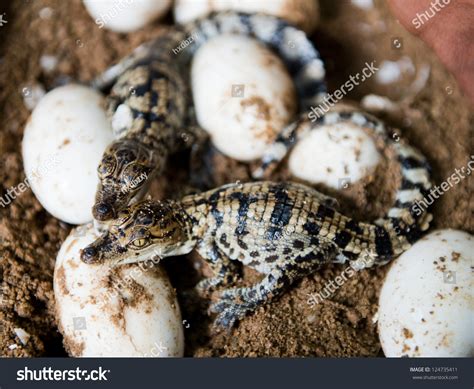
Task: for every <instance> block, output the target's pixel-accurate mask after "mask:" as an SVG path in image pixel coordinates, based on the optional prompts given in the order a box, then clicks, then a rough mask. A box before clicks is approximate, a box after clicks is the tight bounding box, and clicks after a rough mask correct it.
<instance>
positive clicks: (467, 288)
mask: <svg viewBox="0 0 474 389" xmlns="http://www.w3.org/2000/svg"><path fill="white" fill-rule="evenodd" d="M473 259H474V238H473V236H472V235H470V234H468V233H466V232H463V231H456V230H439V231H435V232H432V233H430V234H429V235H427V236H426V237H424V238H423V239H421V240H419V241H418V242H417V243H415V244H414V245H413V246H412V247H411V248H410V249H409V250H408V251H406V252H405V253H404V254H402V255H401V256H400V257H399V258H398V259H397V260H396V261H395V263H394V264H393V265H392V267H391V268H390V270H389V272H388V274H387V277H386V279H385V281H384V284H383V287H382V290H381V293H380V299H379V311H378V316H379V320H378V329H379V336H380V342H381V344H382V348H383V351H384V353H385V355H386V356H387V357H401V356H409V357H469V356H471V357H472V356H474V331H473V329H474V328H473V323H474V297H473V290H474V288H473V287H474V285H473V277H472V264H473Z"/></svg>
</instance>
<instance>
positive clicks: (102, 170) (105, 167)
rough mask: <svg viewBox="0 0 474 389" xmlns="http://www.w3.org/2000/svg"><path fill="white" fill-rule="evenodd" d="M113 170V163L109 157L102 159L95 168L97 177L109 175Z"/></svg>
mask: <svg viewBox="0 0 474 389" xmlns="http://www.w3.org/2000/svg"><path fill="white" fill-rule="evenodd" d="M114 171H115V163H114V162H113V161H111V160H110V159H104V160H103V161H102V163H101V164H100V165H99V167H98V168H97V172H98V173H99V177H101V178H104V177H108V176H111V175H112V174H113V173H114Z"/></svg>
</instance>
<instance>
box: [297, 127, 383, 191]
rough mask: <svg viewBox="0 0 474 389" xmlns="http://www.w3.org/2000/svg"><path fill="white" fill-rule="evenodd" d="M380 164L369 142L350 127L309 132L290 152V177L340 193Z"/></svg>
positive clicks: (359, 131) (367, 135) (379, 157)
mask: <svg viewBox="0 0 474 389" xmlns="http://www.w3.org/2000/svg"><path fill="white" fill-rule="evenodd" d="M380 160H381V156H380V153H379V152H378V150H377V148H376V145H375V142H374V140H373V138H372V137H371V136H370V135H369V134H368V133H366V132H365V131H364V130H363V129H362V128H359V127H357V126H356V125H354V124H352V123H337V124H331V125H325V126H322V127H319V128H317V129H315V130H312V131H309V132H308V133H307V134H306V135H304V136H303V137H302V139H301V140H300V141H299V142H298V143H297V144H296V146H295V147H294V148H293V150H292V152H291V154H290V156H289V160H288V167H289V170H290V172H291V174H292V175H293V176H295V177H297V178H300V179H303V180H305V181H308V182H310V183H313V184H319V183H321V184H325V185H326V186H329V187H331V188H334V189H344V188H345V187H346V186H347V185H349V184H351V183H354V182H356V181H359V180H360V179H362V178H363V177H366V176H367V175H368V174H370V173H372V172H373V171H374V170H375V168H376V167H377V165H378V163H379V162H380Z"/></svg>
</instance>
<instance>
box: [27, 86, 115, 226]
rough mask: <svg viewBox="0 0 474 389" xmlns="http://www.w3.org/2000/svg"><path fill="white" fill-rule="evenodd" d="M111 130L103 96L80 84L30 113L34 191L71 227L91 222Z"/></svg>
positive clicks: (30, 170) (30, 179) (51, 96)
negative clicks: (98, 169)
mask: <svg viewBox="0 0 474 389" xmlns="http://www.w3.org/2000/svg"><path fill="white" fill-rule="evenodd" d="M112 140H113V135H112V128H111V126H110V123H109V121H108V119H107V117H106V114H105V111H104V98H103V97H102V95H101V94H100V93H98V92H96V91H95V90H93V89H91V88H88V87H85V86H81V85H66V86H62V87H59V88H56V89H54V90H52V91H51V92H49V93H47V94H46V95H45V96H44V97H43V99H41V101H40V102H39V104H38V105H37V106H36V107H35V109H34V111H33V112H32V113H31V116H30V119H29V120H28V123H27V125H26V127H25V131H24V135H23V143H22V154H23V164H24V168H25V172H26V177H27V178H28V182H29V183H30V185H31V189H32V190H33V193H34V194H35V196H36V198H37V199H38V200H39V202H40V203H41V205H42V206H43V207H44V208H45V209H46V210H47V211H48V212H49V213H51V214H52V215H53V216H54V217H56V218H58V219H60V220H62V221H65V222H67V223H71V224H81V223H86V222H88V221H91V220H92V211H91V208H92V206H93V204H94V197H95V191H96V189H97V184H98V183H99V179H98V177H97V166H98V165H99V162H100V160H101V158H102V154H103V152H104V150H105V148H106V147H107V145H108V144H109V143H110V142H112Z"/></svg>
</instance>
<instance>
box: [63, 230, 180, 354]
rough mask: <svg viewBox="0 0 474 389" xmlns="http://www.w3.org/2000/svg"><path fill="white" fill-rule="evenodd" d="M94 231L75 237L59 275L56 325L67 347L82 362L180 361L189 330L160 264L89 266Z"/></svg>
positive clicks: (65, 248) (66, 245)
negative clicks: (85, 253)
mask: <svg viewBox="0 0 474 389" xmlns="http://www.w3.org/2000/svg"><path fill="white" fill-rule="evenodd" d="M95 238H96V235H95V233H94V232H93V228H92V227H91V226H90V225H87V226H81V227H79V228H77V229H75V230H73V231H72V232H71V234H70V235H69V236H68V238H67V239H66V240H65V241H64V243H63V245H62V246H61V250H60V251H59V253H58V257H57V259H56V267H55V269H54V295H55V299H56V319H57V322H58V325H59V329H60V331H61V333H62V334H63V336H64V346H65V347H66V350H67V351H68V352H69V354H70V355H72V356H76V357H77V356H81V357H92V356H94V357H118V356H122V357H135V356H145V357H180V356H182V355H183V350H184V337H183V325H182V321H181V314H180V310H179V306H178V302H177V300H176V295H175V292H174V289H173V288H172V286H171V284H170V282H169V280H168V277H167V275H166V273H165V272H164V270H162V269H161V267H160V265H156V264H155V260H149V261H145V262H142V263H138V264H131V265H123V266H118V267H115V268H112V267H111V266H110V265H106V264H99V265H88V264H85V263H83V262H82V261H81V260H80V258H79V256H80V250H81V249H83V248H84V247H85V246H86V245H87V244H89V243H91V242H92V241H93V240H94V239H95Z"/></svg>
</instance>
